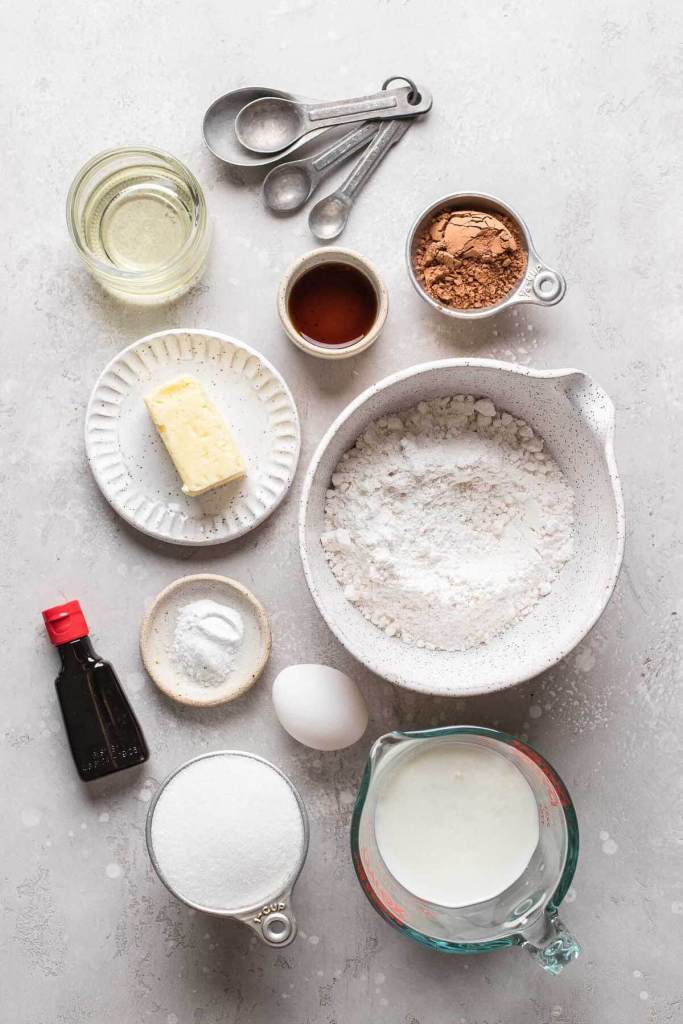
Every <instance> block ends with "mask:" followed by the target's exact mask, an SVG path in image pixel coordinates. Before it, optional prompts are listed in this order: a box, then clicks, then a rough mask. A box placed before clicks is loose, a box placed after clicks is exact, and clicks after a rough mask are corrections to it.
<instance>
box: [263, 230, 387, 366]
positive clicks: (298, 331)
mask: <svg viewBox="0 0 683 1024" xmlns="http://www.w3.org/2000/svg"><path fill="white" fill-rule="evenodd" d="M388 308H389V300H388V296H387V290H386V288H385V286H384V284H383V282H382V279H381V278H380V276H379V274H378V273H377V270H376V269H375V267H374V266H373V264H372V263H371V262H370V260H368V259H366V258H365V257H364V256H361V255H360V254H359V253H357V252H353V250H351V249H342V248H340V247H338V246H332V247H329V248H327V247H326V248H322V249H313V250H312V251H311V252H309V253H306V255H305V256H302V257H300V259H298V260H297V261H296V262H295V263H293V264H292V266H291V267H290V268H289V270H288V271H287V273H286V274H285V276H284V278H283V279H282V283H281V285H280V290H279V293H278V312H279V314H280V319H281V320H282V326H283V327H284V329H285V331H286V332H287V336H288V337H289V339H290V341H293V342H294V344H295V345H296V346H297V347H298V348H300V349H302V350H303V351H304V352H308V353H309V355H312V356H317V358H318V359H348V358H349V357H350V356H355V355H357V354H358V353H359V352H363V351H364V350H365V349H366V348H369V347H370V345H372V344H373V342H375V341H376V340H377V338H378V336H379V334H380V331H381V330H382V328H383V327H384V322H385V320H386V318H387V310H388Z"/></svg>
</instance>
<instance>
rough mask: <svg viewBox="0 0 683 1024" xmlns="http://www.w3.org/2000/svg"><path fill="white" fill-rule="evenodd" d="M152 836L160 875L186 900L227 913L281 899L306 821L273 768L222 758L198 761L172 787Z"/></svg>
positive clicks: (157, 813) (164, 795) (158, 808)
mask: <svg viewBox="0 0 683 1024" xmlns="http://www.w3.org/2000/svg"><path fill="white" fill-rule="evenodd" d="M151 836H152V847H153V850H154V854H155V856H156V859H157V862H158V864H159V867H160V870H161V874H162V875H163V877H164V878H165V880H166V881H167V882H168V884H169V885H170V886H171V887H172V888H173V889H175V891H176V892H177V893H178V895H179V896H180V897H181V898H183V899H186V900H189V901H190V902H191V903H196V904H199V905H200V906H202V907H206V908H208V909H211V910H223V911H230V910H237V909H239V908H243V907H253V906H257V905H259V904H261V903H264V902H267V901H268V900H271V899H274V898H275V897H277V896H280V895H281V893H282V891H283V889H284V888H285V886H286V885H287V883H288V882H289V881H290V880H291V878H292V875H293V874H294V872H295V871H296V869H297V867H298V865H299V862H300V859H301V854H302V850H303V845H304V824H303V819H302V816H301V810H300V808H299V804H298V802H297V799H296V796H295V795H294V793H293V791H292V789H291V787H290V786H289V784H288V783H287V782H286V781H285V779H284V778H283V777H282V776H281V775H280V774H279V773H278V772H277V771H275V769H273V768H271V766H270V765H267V764H264V763H263V761H259V760H257V759H255V758H253V757H249V756H248V755H246V754H240V753H225V754H217V755H214V756H211V757H206V758H201V759H199V760H197V761H193V762H192V763H190V764H189V765H187V767H185V768H183V769H182V770H181V771H180V772H179V773H178V774H177V775H176V776H175V778H173V779H172V780H171V782H169V784H168V785H167V787H166V788H165V789H164V790H163V791H162V793H161V795H160V797H159V800H158V802H157V805H156V807H155V808H154V815H153V818H152V830H151Z"/></svg>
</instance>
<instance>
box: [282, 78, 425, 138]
mask: <svg viewBox="0 0 683 1024" xmlns="http://www.w3.org/2000/svg"><path fill="white" fill-rule="evenodd" d="M412 95H413V87H412V86H411V85H406V86H402V87H401V88H400V89H386V90H383V91H382V92H376V93H371V94H369V95H367V96H358V97H356V98H355V99H352V100H339V101H337V102H334V103H305V104H303V105H302V109H303V112H304V114H305V116H306V118H307V119H308V121H309V126H308V127H307V131H313V129H315V128H330V127H332V125H335V124H347V123H349V122H351V121H365V120H367V118H368V116H370V117H372V118H374V119H380V118H387V117H392V118H393V117H415V116H416V115H417V114H424V113H426V112H427V111H428V110H429V109H430V107H431V105H432V97H431V95H430V94H429V93H428V92H427V90H426V89H418V96H419V99H418V102H417V103H410V102H409V101H408V98H409V97H410V96H412Z"/></svg>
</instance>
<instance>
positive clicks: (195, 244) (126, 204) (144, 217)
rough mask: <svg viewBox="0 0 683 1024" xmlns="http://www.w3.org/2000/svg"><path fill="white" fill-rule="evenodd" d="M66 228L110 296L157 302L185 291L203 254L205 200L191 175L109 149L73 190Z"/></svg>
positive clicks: (157, 159) (153, 156) (169, 162)
mask: <svg viewBox="0 0 683 1024" xmlns="http://www.w3.org/2000/svg"><path fill="white" fill-rule="evenodd" d="M67 214H68V221H69V228H70V231H71V234H72V237H73V239H74V242H75V243H76V246H77V248H78V250H79V252H80V254H81V256H82V258H83V259H84V261H85V263H86V265H87V266H88V268H89V269H90V271H91V272H92V273H93V274H94V276H95V277H96V278H97V279H98V280H99V281H100V282H101V284H102V285H103V286H104V287H105V288H107V289H108V290H109V291H111V292H113V293H114V294H117V295H119V296H120V297H123V298H128V299H131V300H133V301H141V302H160V301H168V300H169V299H172V298H176V297H177V296H178V295H179V294H181V293H182V292H183V291H185V290H187V288H189V287H190V286H191V285H192V284H193V283H194V282H195V281H196V280H197V278H198V277H199V275H200V273H201V271H202V270H203V267H204V263H205V259H206V254H207V251H208V225H207V219H206V204H205V201H204V196H203V193H202V191H201V188H200V186H199V183H198V182H197V180H196V178H195V177H194V175H192V174H191V172H190V171H188V169H187V168H186V167H183V165H182V164H180V163H179V162H178V161H176V160H175V159H174V158H173V157H170V156H168V155H167V154H165V153H160V152H158V151H155V150H132V149H128V150H112V151H109V152H107V153H102V154H100V155H99V156H97V157H95V158H94V159H93V160H91V161H90V163H89V164H87V165H86V166H85V167H84V168H83V170H82V171H81V172H80V174H79V175H78V176H77V178H76V180H75V181H74V184H73V185H72V187H71V191H70V193H69V201H68V210H67Z"/></svg>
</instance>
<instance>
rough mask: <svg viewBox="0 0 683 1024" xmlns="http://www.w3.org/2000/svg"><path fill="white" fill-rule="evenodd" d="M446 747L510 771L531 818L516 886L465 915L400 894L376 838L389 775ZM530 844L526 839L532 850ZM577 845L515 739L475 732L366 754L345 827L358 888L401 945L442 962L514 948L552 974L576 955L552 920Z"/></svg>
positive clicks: (572, 823) (542, 764) (425, 736)
mask: <svg viewBox="0 0 683 1024" xmlns="http://www.w3.org/2000/svg"><path fill="white" fill-rule="evenodd" d="M449 744H450V745H457V746H458V747H459V748H461V749H462V747H463V746H465V747H467V748H468V749H469V751H470V753H472V752H474V753H475V754H476V752H477V751H482V750H484V751H490V752H493V753H495V754H498V755H500V756H501V757H503V758H505V759H507V760H508V761H510V762H512V764H513V765H514V766H515V767H516V768H517V769H518V770H519V772H520V773H521V774H522V775H523V777H524V779H525V780H526V782H527V783H528V787H529V790H530V792H531V796H532V797H533V800H534V801H535V803H536V809H537V813H538V839H537V841H536V845H535V848H534V849H533V853H532V854H531V857H530V859H529V861H528V863H527V865H526V867H525V868H524V870H523V871H522V873H521V874H520V875H519V877H518V878H516V879H515V880H514V881H513V882H512V883H511V884H508V885H507V888H505V889H504V890H503V891H498V892H497V893H496V894H495V895H493V896H491V897H490V898H482V899H481V900H480V901H479V902H474V903H470V904H469V905H466V906H463V905H459V906H442V905H440V904H438V903H434V902H430V900H429V899H424V898H421V897H419V896H417V895H416V894H415V893H413V892H411V891H409V890H408V889H407V888H405V887H404V886H403V885H402V884H401V882H399V881H398V879H397V878H396V877H395V876H394V875H393V874H392V873H391V871H390V870H389V868H388V867H387V864H386V862H385V860H384V858H383V856H382V853H381V851H380V847H379V845H378V841H377V836H376V828H375V818H376V809H377V805H378V801H379V800H380V798H381V796H382V793H383V792H385V791H386V789H385V787H386V785H387V782H388V780H390V779H395V778H396V770H397V767H398V766H399V765H401V766H404V765H405V764H406V763H408V762H409V761H410V759H411V758H414V757H416V755H417V754H421V753H425V752H426V751H427V750H431V749H436V748H437V747H438V748H440V749H447V745H449ZM532 807H533V804H532ZM463 827H467V824H466V823H463ZM533 842H534V838H533V837H532V842H531V846H533ZM578 843H579V835H578V825H577V821H576V814H575V811H574V807H573V804H572V802H571V798H570V796H569V793H568V792H567V789H566V787H565V786H564V783H563V782H562V780H561V779H560V778H559V776H558V775H557V773H556V772H555V771H554V769H553V768H552V767H551V766H550V765H549V764H548V763H547V761H545V760H544V758H542V757H541V756H540V754H538V753H537V752H536V751H535V750H533V748H531V747H529V746H528V745H527V744H525V743H522V742H521V741H520V740H517V739H515V737H513V736H510V735H508V734H507V733H503V732H499V731H498V730H495V729H486V728H483V727H478V726H452V727H445V728H438V729H428V730H424V731H421V732H393V733H388V734H386V735H385V736H382V737H380V738H379V739H378V740H377V742H376V743H375V745H374V746H373V748H372V750H371V752H370V757H369V760H368V763H367V766H366V769H365V773H364V775H363V779H362V781H361V784H360V789H359V792H358V796H357V799H356V805H355V808H354V812H353V818H352V823H351V851H352V857H353V864H354V868H355V870H356V874H357V876H358V880H359V882H360V885H361V888H362V889H363V891H364V893H365V895H366V897H367V898H368V900H369V901H370V903H371V904H372V906H373V907H374V908H375V910H376V911H377V912H378V913H379V914H380V915H381V916H382V917H383V918H384V919H385V920H386V921H388V922H389V923H390V924H391V925H393V926H394V927H395V928H397V929H398V930H399V931H401V932H403V933H404V934H405V935H406V936H408V938H410V939H412V940H413V941H415V942H418V943H420V945H423V946H427V947H428V948H431V949H436V950H439V951H440V952H445V953H459V954H469V953H483V952H488V951H490V950H495V949H502V948H505V947H507V946H520V947H522V948H524V949H526V950H527V951H528V952H529V953H531V954H532V955H533V957H534V959H535V960H536V962H537V963H539V964H540V965H541V966H542V967H543V968H544V969H545V970H547V971H549V972H550V973H552V974H557V973H558V972H559V971H560V970H562V968H563V967H564V966H565V965H566V964H567V963H569V962H570V961H571V960H574V959H575V958H576V957H577V956H578V954H579V946H578V944H577V942H576V941H575V940H574V938H573V937H572V936H571V935H570V933H569V932H568V931H567V930H566V928H565V927H564V925H563V924H562V923H561V922H560V920H559V918H558V914H557V908H558V906H559V905H560V903H561V902H562V900H563V899H564V896H565V895H566V893H567V890H568V888H569V885H570V883H571V880H572V878H573V876H574V871H575V868H576V862H577V858H578ZM530 848H531V847H530ZM433 898H436V897H433ZM454 902H455V901H454Z"/></svg>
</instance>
